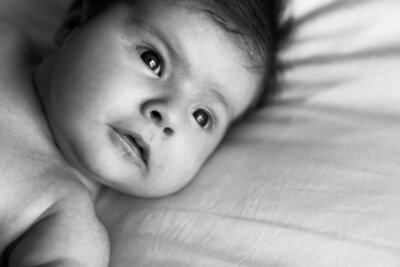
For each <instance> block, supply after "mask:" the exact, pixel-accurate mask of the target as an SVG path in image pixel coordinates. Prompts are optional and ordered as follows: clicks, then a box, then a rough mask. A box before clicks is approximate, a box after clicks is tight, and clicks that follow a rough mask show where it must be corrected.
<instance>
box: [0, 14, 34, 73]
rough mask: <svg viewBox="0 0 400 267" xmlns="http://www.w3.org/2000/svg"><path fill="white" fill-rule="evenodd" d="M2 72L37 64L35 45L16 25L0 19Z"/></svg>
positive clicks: (0, 67) (0, 66)
mask: <svg viewBox="0 0 400 267" xmlns="http://www.w3.org/2000/svg"><path fill="white" fill-rule="evenodd" d="M0 43H1V46H0V56H1V61H0V71H5V70H6V69H7V68H8V69H10V68H13V67H15V66H17V67H20V66H21V65H24V66H26V65H27V63H29V64H28V65H32V64H33V63H35V62H36V59H37V57H36V53H35V49H34V47H33V44H32V42H31V40H30V39H29V37H28V36H27V35H26V34H25V33H24V31H23V30H22V29H21V28H19V27H18V26H17V25H16V24H14V23H12V22H10V21H8V20H6V19H5V18H2V17H0Z"/></svg>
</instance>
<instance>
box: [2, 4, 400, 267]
mask: <svg viewBox="0 0 400 267" xmlns="http://www.w3.org/2000/svg"><path fill="white" fill-rule="evenodd" d="M0 1H1V10H0V12H1V13H2V14H4V13H6V14H7V16H9V17H11V18H18V20H19V22H20V23H21V25H22V26H23V27H25V28H26V29H27V30H28V32H29V33H30V34H31V35H32V36H33V39H34V40H35V41H36V42H37V43H38V44H39V49H40V50H41V51H43V53H44V54H45V53H47V51H48V50H49V49H50V47H51V46H50V45H49V40H50V39H51V38H50V36H51V34H50V32H51V31H52V30H54V29H55V28H56V25H55V23H50V21H56V20H57V19H58V18H59V17H60V12H61V11H62V10H64V9H65V6H66V4H65V3H66V2H65V1H61V0H60V1H54V0H47V1H46V0H40V1H38V0H37V1H28V0H18V1H16V0H0ZM33 2H35V4H33ZM28 6H29V8H28ZM290 7H291V12H292V14H293V16H294V18H295V32H294V38H293V42H292V44H291V45H290V46H289V48H288V49H287V50H286V51H284V53H282V55H281V56H282V58H284V59H285V61H286V62H287V63H288V67H287V69H286V70H285V73H284V75H283V77H282V93H281V94H280V95H279V97H278V100H277V102H276V104H275V105H273V106H271V107H268V108H265V109H263V110H260V111H259V112H258V113H256V114H254V115H253V116H251V117H250V118H249V119H248V120H247V121H246V122H245V123H244V124H243V125H240V126H238V127H236V128H235V129H234V130H233V131H232V132H231V133H230V134H229V136H228V138H227V139H226V141H225V142H224V144H223V145H222V146H221V148H220V150H219V151H218V152H217V153H216V154H215V155H214V156H213V157H212V158H211V159H210V161H209V162H208V163H207V164H206V166H205V168H204V169H203V170H202V171H201V172H200V173H199V175H198V177H197V178H196V180H195V181H193V183H191V184H190V185H189V186H188V187H187V188H185V189H184V190H183V191H181V192H179V193H177V194H175V195H173V196H170V197H167V198H163V199H155V200H146V199H135V198H130V197H127V196H121V195H119V194H116V193H114V192H112V191H105V192H104V194H103V195H102V200H101V201H100V204H99V206H98V210H99V214H100V216H101V217H102V219H103V220H104V222H105V223H106V225H107V227H108V229H109V232H110V238H111V245H112V259H111V260H112V261H111V266H113V267H125V266H174V267H175V266H218V267H223V266H274V267H280V266H285V267H286V266H296V267H297V266H299V267H300V266H304V267H313V266H315V267H317V266H318V267H320V266H328V267H333V266H349V267H357V266H360V267H369V266H370V267H381V266H384V267H391V266H393V267H397V266H400V227H399V226H400V138H399V136H400V126H399V121H400V120H399V111H400V90H399V88H400V76H399V75H398V70H400V22H399V17H398V14H400V2H399V1H394V0H381V1H369V0H359V1H348V0H347V1H345V0H323V1H322V0H318V1H317V0H313V1H311V0H310V1H300V0H293V1H292V3H291V6H290ZM7 8H8V10H7ZM9 10H12V12H15V14H21V16H22V15H23V16H24V17H23V18H22V17H19V16H18V17H16V16H14V14H13V13H12V12H11V11H9ZM21 10H22V11H21ZM50 10H52V11H51V12H49V11H50ZM25 16H26V17H25Z"/></svg>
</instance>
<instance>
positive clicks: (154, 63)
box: [140, 50, 163, 77]
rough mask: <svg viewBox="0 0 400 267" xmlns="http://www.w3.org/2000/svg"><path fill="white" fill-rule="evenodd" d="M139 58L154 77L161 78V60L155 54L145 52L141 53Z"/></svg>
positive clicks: (148, 51)
mask: <svg viewBox="0 0 400 267" xmlns="http://www.w3.org/2000/svg"><path fill="white" fill-rule="evenodd" d="M140 58H141V59H142V61H143V63H144V64H146V66H147V67H148V68H149V69H150V70H151V71H152V72H153V73H154V74H155V75H157V76H158V77H161V75H162V72H163V60H162V59H161V57H160V56H159V55H158V54H157V53H156V52H154V51H152V50H145V51H144V52H141V54H140Z"/></svg>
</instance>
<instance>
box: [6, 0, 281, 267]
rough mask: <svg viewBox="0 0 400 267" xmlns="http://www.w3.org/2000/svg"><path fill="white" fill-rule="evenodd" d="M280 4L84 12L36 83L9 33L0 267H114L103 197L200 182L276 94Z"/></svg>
mask: <svg viewBox="0 0 400 267" xmlns="http://www.w3.org/2000/svg"><path fill="white" fill-rule="evenodd" d="M281 3H282V1H279V0H278V1H276V2H275V1H272V0H269V1H264V0H258V1H257V0H247V1H244V0H237V1H232V0H225V1H221V0H214V1H213V0H137V1H134V0H131V1H128V0H125V1H123V0H120V1H117V0H115V1H111V0H108V1H107V0H103V1H99V0H82V1H75V2H74V4H73V6H72V8H71V9H70V10H69V12H68V14H67V15H66V17H65V19H64V23H63V26H62V28H61V29H60V31H59V32H58V33H57V36H56V41H57V44H58V48H57V49H56V51H55V52H54V54H53V55H52V56H51V57H49V58H47V59H45V60H44V61H43V62H42V63H41V64H40V65H39V66H38V67H37V68H35V70H34V75H33V76H34V77H33V81H34V82H33V85H32V83H31V80H30V79H29V73H30V71H31V68H30V66H31V67H34V66H35V63H34V62H32V63H31V64H28V63H27V61H26V59H25V58H24V57H23V55H24V53H22V52H23V51H26V50H27V48H26V45H25V41H24V39H23V37H22V36H21V35H20V34H19V33H18V32H16V31H15V30H13V29H9V28H8V27H7V26H5V27H3V28H2V29H3V30H1V31H0V36H1V37H0V38H1V40H0V41H1V43H2V46H3V44H5V45H4V46H3V47H2V48H1V49H2V51H1V53H2V54H1V55H2V58H5V59H6V61H3V62H14V63H13V64H10V63H7V64H4V63H1V67H0V74H1V76H0V123H1V125H3V126H2V127H1V129H0V147H1V149H0V153H1V157H0V170H1V176H0V265H1V266H46V267H47V266H93V267H101V266H107V265H108V257H109V255H108V254H109V243H108V237H107V233H106V231H105V229H104V226H103V225H102V223H101V222H100V221H99V219H98V218H97V216H96V214H95V211H94V204H93V203H94V202H95V201H96V197H97V196H98V194H99V191H100V190H101V188H102V187H103V186H107V187H111V188H113V189H115V190H118V191H121V192H123V193H126V194H130V195H134V196H139V197H159V196H164V195H167V194H171V193H173V192H175V191H177V190H179V189H181V188H182V187H184V186H185V185H186V184H187V183H188V182H190V180H191V179H193V177H194V176H195V174H196V173H197V171H198V170H199V168H200V167H201V166H202V165H203V163H204V162H205V161H206V160H207V158H208V157H209V156H210V154H211V153H212V152H213V151H214V150H215V148H216V147H217V146H218V144H219V143H220V141H221V140H222V138H223V137H224V135H225V133H226V131H227V130H228V128H229V126H230V125H231V124H232V122H234V121H235V120H237V119H238V118H240V117H241V116H243V115H244V114H245V113H246V112H247V111H248V110H250V109H251V108H252V107H253V106H254V105H255V104H256V103H257V102H258V101H259V99H265V97H263V95H264V94H265V93H268V92H270V91H268V90H269V89H268V88H269V85H270V84H271V81H273V78H274V77H273V76H274V75H273V74H274V71H275V70H276V68H275V62H276V60H275V52H276V50H277V47H278V45H279V38H278V36H277V35H278V18H279V15H280V10H281V8H282V7H281ZM21 51H22V52H21ZM35 89H36V90H35Z"/></svg>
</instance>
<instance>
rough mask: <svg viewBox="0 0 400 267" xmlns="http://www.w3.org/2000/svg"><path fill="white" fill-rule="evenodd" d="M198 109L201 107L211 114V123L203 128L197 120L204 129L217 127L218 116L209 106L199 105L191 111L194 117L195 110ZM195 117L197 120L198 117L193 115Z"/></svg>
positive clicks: (208, 129)
mask: <svg viewBox="0 0 400 267" xmlns="http://www.w3.org/2000/svg"><path fill="white" fill-rule="evenodd" d="M198 109H201V110H204V111H205V112H207V114H208V115H209V116H210V125H209V126H206V127H205V128H203V127H201V126H200V125H198V123H197V122H196V121H195V123H196V124H197V125H198V126H199V127H200V128H201V129H203V130H206V131H211V130H213V129H214V128H215V126H216V125H217V117H216V115H215V113H214V112H213V111H212V110H211V109H210V108H208V107H205V106H198V107H196V108H195V109H194V110H193V111H192V112H191V114H192V117H193V114H194V112H195V111H196V110H198ZM193 119H194V120H196V118H194V117H193Z"/></svg>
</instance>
